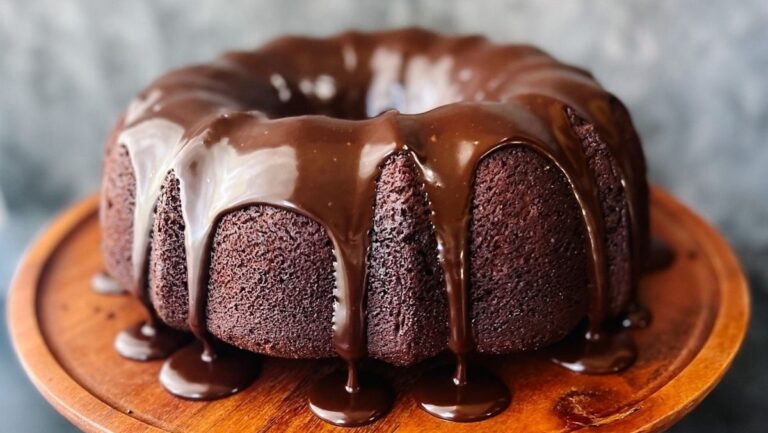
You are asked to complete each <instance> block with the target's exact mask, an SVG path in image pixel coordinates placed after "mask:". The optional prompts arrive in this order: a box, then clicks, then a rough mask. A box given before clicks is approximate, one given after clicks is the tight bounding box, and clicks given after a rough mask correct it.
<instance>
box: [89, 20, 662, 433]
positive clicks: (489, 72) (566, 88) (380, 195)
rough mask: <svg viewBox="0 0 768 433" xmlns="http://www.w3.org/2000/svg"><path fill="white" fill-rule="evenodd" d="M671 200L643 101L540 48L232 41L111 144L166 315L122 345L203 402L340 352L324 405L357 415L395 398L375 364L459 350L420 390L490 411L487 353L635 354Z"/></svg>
mask: <svg viewBox="0 0 768 433" xmlns="http://www.w3.org/2000/svg"><path fill="white" fill-rule="evenodd" d="M647 197H648V191H647V183H646V178H645V166H644V159H643V154H642V150H641V147H640V142H639V140H638V137H637V135H636V133H635V131H634V128H633V126H632V122H631V120H630V117H629V114H628V112H627V110H626V109H625V108H624V106H623V105H622V104H621V102H620V101H619V100H618V99H617V98H615V97H614V96H613V95H611V94H610V93H608V92H607V91H605V90H604V89H603V88H602V87H601V86H600V85H599V84H598V83H597V82H596V81H595V80H594V78H593V77H592V76H591V75H590V74H589V73H588V72H585V71H584V70H581V69H578V68H575V67H573V66H568V65H565V64H562V63H560V62H558V61H556V60H555V59H553V58H552V57H550V56H549V55H547V54H545V53H544V52H542V51H540V50H538V49H536V48H533V47H530V46H525V45H497V44H493V43H490V42H488V41H487V40H486V39H485V38H482V37H478V36H469V37H459V36H441V35H437V34H433V33H431V32H427V31H424V30H419V29H407V30H398V31H388V32H381V33H360V32H347V33H343V34H341V35H338V36H336V37H331V38H325V39H315V38H304V37H285V38H281V39H278V40H276V41H273V42H271V43H269V44H267V45H266V46H264V47H262V48H259V49H257V50H253V51H242V52H230V53H226V54H224V55H222V56H221V57H219V58H218V59H216V60H215V61H213V62H211V63H208V64H202V65H197V66H191V67H186V68H182V69H179V70H176V71H172V72H170V73H168V74H166V75H164V76H162V77H160V78H159V79H157V80H156V81H155V82H154V83H152V84H151V85H150V86H149V87H148V88H146V89H145V90H144V91H143V92H141V94H140V95H139V96H138V97H137V99H136V100H135V101H134V102H133V103H131V104H130V106H129V107H128V108H127V110H126V111H125V112H124V114H123V115H122V116H121V118H120V120H119V121H118V123H117V125H116V127H115V128H114V130H113V133H112V134H111V136H110V137H109V139H108V142H107V148H106V154H105V158H104V169H103V185H102V191H101V202H100V217H101V227H102V236H103V241H102V247H103V255H104V262H105V268H106V272H107V273H108V275H109V276H110V277H111V278H113V279H114V280H115V281H116V282H117V283H118V284H119V285H120V286H122V287H124V288H126V289H127V290H128V291H129V292H131V293H132V294H133V295H135V296H136V297H137V298H138V300H139V301H140V303H141V304H142V305H143V306H144V307H145V308H146V310H147V319H146V321H145V322H143V323H141V324H137V325H136V326H135V327H134V328H131V329H127V330H125V331H123V332H121V333H120V334H119V335H118V336H117V339H116V342H115V346H116V348H117V350H118V351H119V352H120V353H121V354H122V355H123V356H125V357H128V358H132V359H137V360H147V359H157V358H164V357H168V359H167V360H166V361H165V364H164V366H163V368H162V371H161V373H160V381H161V383H162V384H163V385H164V386H165V387H166V388H167V389H168V390H169V391H170V392H172V393H174V394H176V395H178V396H181V397H184V398H190V399H212V398H218V397H222V396H225V395H228V394H231V393H233V392H236V391H238V390H240V389H243V388H244V387H246V386H248V384H249V383H251V382H252V381H253V380H255V379H256V378H257V376H258V365H259V360H260V358H259V356H257V355H256V354H260V355H267V356H274V357H287V358H328V357H339V358H340V359H341V360H342V361H343V369H340V370H339V371H338V372H337V373H334V374H332V375H330V376H328V377H326V378H324V379H322V380H320V381H318V383H317V384H316V385H315V386H314V388H313V389H312V390H311V391H310V392H309V393H308V396H307V398H308V400H309V407H310V408H311V410H312V411H313V412H314V413H315V414H317V415H318V416H320V417H321V418H323V419H325V420H326V421H329V422H332V423H335V424H339V425H360V424H364V423H367V422H371V421H373V420H375V419H376V418H378V417H379V416H381V415H382V414H384V413H385V412H386V411H387V409H388V408H389V406H390V405H391V404H392V400H393V396H392V393H391V391H390V389H389V386H388V384H387V383H386V382H384V381H382V380H381V379H379V378H377V377H375V376H372V375H371V373H370V372H367V371H366V370H365V369H364V368H363V369H361V368H360V362H361V361H362V360H364V359H366V358H374V359H377V360H381V361H384V362H386V363H390V364H395V365H400V366H408V365H412V364H415V363H417V362H420V361H422V360H425V359H428V358H432V357H434V356H436V355H437V354H439V353H441V352H444V351H448V352H450V353H452V354H453V360H454V361H453V363H452V364H451V365H450V366H448V368H445V369H442V368H438V369H436V370H434V371H432V372H431V373H425V374H424V377H423V378H422V380H421V382H420V383H418V384H416V385H415V387H414V390H413V393H414V396H415V397H416V399H417V401H418V402H419V403H420V404H421V406H422V407H423V408H424V409H425V410H427V411H428V412H430V413H432V414H433V415H436V416H439V417H442V418H445V419H449V420H457V421H474V420H479V419H482V418H485V417H488V416H492V415H494V414H495V413H498V412H499V411H501V410H503V409H504V408H505V407H506V406H507V405H508V404H509V399H510V397H509V396H510V393H509V391H508V385H507V384H504V383H503V382H501V381H500V380H499V379H497V378H495V377H494V376H493V375H492V374H491V373H489V372H487V371H483V370H481V369H480V368H479V367H478V366H476V365H474V364H473V363H472V356H473V355H474V354H475V353H484V354H508V353H514V352H520V351H530V350H537V349H540V348H543V347H546V346H548V345H551V344H553V343H555V342H558V341H560V340H562V339H563V338H564V337H565V336H566V335H568V334H569V333H572V332H575V333H576V336H577V338H575V340H574V341H575V342H574V343H573V344H569V345H568V346H567V348H566V349H564V350H562V351H558V352H557V354H556V355H555V362H557V363H559V364H561V365H563V366H564V367H566V368H570V369H572V370H574V371H578V372H584V373H608V372H614V371H618V370H621V369H623V368H626V367H627V366H629V365H630V364H631V363H632V362H633V360H634V357H635V348H634V343H633V340H632V338H631V334H630V333H629V332H628V331H626V330H623V329H621V327H620V326H617V323H621V322H622V320H623V319H624V318H626V317H629V318H634V319H635V320H636V321H639V322H642V321H644V320H645V319H647V318H644V317H643V315H642V314H640V312H642V310H640V309H639V307H638V306H636V305H635V304H634V303H633V299H634V292H635V290H636V285H637V284H636V283H637V280H638V275H639V273H640V272H641V270H642V264H643V259H644V258H645V256H646V251H647V249H648V203H647ZM630 313H631V314H630ZM624 322H625V323H627V322H631V320H624ZM580 324H581V325H580ZM582 328H583V330H582ZM460 394H463V395H473V396H475V397H473V398H474V399H475V401H472V402H471V404H457V402H456V401H451V398H452V397H451V396H457V395H460ZM446 396H448V397H446ZM457 398H458V397H457Z"/></svg>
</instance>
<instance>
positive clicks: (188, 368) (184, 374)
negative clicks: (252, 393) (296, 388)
mask: <svg viewBox="0 0 768 433" xmlns="http://www.w3.org/2000/svg"><path fill="white" fill-rule="evenodd" d="M210 352H211V348H206V347H204V344H203V342H201V341H199V340H198V341H196V342H195V343H193V344H191V345H189V346H186V347H184V348H183V349H181V350H179V351H177V352H176V353H174V354H173V355H172V356H171V357H170V358H169V359H168V360H167V361H166V362H165V363H164V364H163V367H162V368H161V369H160V383H162V384H163V386H164V387H165V389H167V390H168V391H169V392H170V393H171V394H173V395H175V396H178V397H181V398H185V399H189V400H215V399H217V398H221V397H226V396H228V395H231V394H234V393H236V392H238V391H241V390H243V389H245V388H246V387H247V386H248V385H250V384H251V383H252V382H253V381H254V380H255V379H256V377H258V375H259V371H260V370H261V369H260V365H261V363H260V362H259V359H258V355H256V354H254V353H250V352H246V351H244V350H238V349H234V348H231V347H227V348H223V349H219V350H217V351H216V352H215V354H213V356H215V359H209V358H207V356H209V353H210Z"/></svg>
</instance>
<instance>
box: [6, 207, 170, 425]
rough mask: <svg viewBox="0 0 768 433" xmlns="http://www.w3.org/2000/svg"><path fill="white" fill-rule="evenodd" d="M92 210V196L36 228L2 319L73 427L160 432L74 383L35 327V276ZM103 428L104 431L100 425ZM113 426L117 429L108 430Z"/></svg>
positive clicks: (37, 381)
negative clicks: (5, 319) (36, 231)
mask: <svg viewBox="0 0 768 433" xmlns="http://www.w3.org/2000/svg"><path fill="white" fill-rule="evenodd" d="M97 208H98V195H97V194H93V195H91V196H88V197H86V198H84V199H82V200H80V201H78V202H77V203H76V204H75V205H74V206H72V207H71V208H69V209H67V210H65V211H64V212H62V213H61V214H59V215H58V216H57V217H56V218H55V219H54V220H53V222H52V223H51V224H50V225H48V226H46V227H45V228H44V229H43V230H41V231H40V234H39V235H38V236H37V238H36V239H35V240H34V241H33V242H32V243H31V244H30V247H29V248H28V249H27V250H26V251H25V253H24V255H23V258H22V260H21V261H20V263H19V265H18V267H17V269H16V272H15V274H14V277H13V279H12V282H11V291H10V292H9V295H8V305H7V311H6V317H7V321H8V330H9V333H10V336H11V343H12V345H13V348H14V351H15V352H16V355H17V359H18V360H19V363H20V364H21V366H22V368H23V369H24V371H25V372H26V374H27V377H29V379H30V380H31V381H32V384H33V385H34V386H35V388H37V390H38V391H39V392H40V394H42V396H43V397H44V398H45V399H46V400H47V401H48V402H49V403H50V404H51V405H52V406H53V407H54V408H55V409H56V410H57V411H58V412H59V413H60V414H62V415H63V416H64V417H65V418H67V419H68V420H69V421H70V422H72V423H73V424H74V425H75V426H77V427H78V428H80V429H81V430H83V431H87V432H111V431H115V432H117V431H121V432H122V431H124V432H162V431H164V430H160V429H157V428H156V427H153V426H151V425H148V424H146V423H144V422H142V421H141V420H138V419H136V418H134V417H131V416H129V415H127V414H124V413H121V412H118V411H115V410H114V409H113V408H112V407H110V406H109V405H108V404H106V403H105V402H104V401H102V400H101V399H99V398H98V397H96V396H94V395H93V394H91V393H90V392H89V391H88V390H87V389H85V388H83V387H82V386H81V385H80V384H79V383H78V382H76V381H75V380H74V379H73V378H72V377H70V376H69V374H68V373H67V372H66V371H65V370H64V369H63V367H62V366H61V365H60V364H59V362H58V360H57V359H56V357H55V356H54V355H53V353H51V351H50V350H49V348H48V345H47V343H46V341H45V339H44V337H43V334H42V331H41V329H40V327H39V322H38V318H37V308H36V294H37V288H38V284H39V277H40V276H41V275H42V274H43V272H44V269H45V266H46V265H47V263H48V261H49V259H50V257H51V256H52V255H53V254H54V253H55V251H56V249H57V248H58V247H59V245H60V244H61V243H62V242H63V241H65V240H66V238H67V236H69V235H70V234H72V233H73V232H74V231H75V230H76V229H77V228H78V226H79V225H80V224H81V223H83V222H85V221H87V219H88V217H90V216H91V215H93V214H94V212H96V210H97ZM106 426H109V429H108V428H107V427H106ZM113 427H119V428H118V429H116V430H111V428H113Z"/></svg>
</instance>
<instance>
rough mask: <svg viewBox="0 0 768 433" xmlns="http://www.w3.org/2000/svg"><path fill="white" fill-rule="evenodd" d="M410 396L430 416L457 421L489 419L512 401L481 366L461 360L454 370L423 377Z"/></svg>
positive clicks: (501, 385) (504, 387)
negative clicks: (412, 396)
mask: <svg viewBox="0 0 768 433" xmlns="http://www.w3.org/2000/svg"><path fill="white" fill-rule="evenodd" d="M456 370H460V371H456ZM457 378H458V379H457ZM413 394H414V398H415V399H416V401H417V402H418V403H419V405H420V406H421V408H422V409H424V410H425V411H427V412H428V413H430V414H431V415H434V416H436V417H438V418H442V419H446V420H449V421H456V422H472V421H480V420H483V419H485V418H490V417H492V416H494V415H496V414H498V413H499V412H501V411H503V410H504V409H506V408H507V406H509V402H510V400H511V395H510V392H509V389H508V388H507V386H506V385H505V384H504V382H502V381H501V380H500V379H499V378H497V377H496V376H494V375H493V374H491V373H490V372H488V371H486V370H485V369H483V368H481V367H478V366H475V365H469V366H468V365H467V364H466V362H464V360H463V359H461V358H460V359H459V361H458V366H457V367H456V368H455V369H451V368H446V367H440V368H436V369H433V370H432V371H430V372H428V373H426V374H424V375H423V376H422V377H421V379H420V380H419V382H418V383H417V384H416V387H415V388H414V391H413Z"/></svg>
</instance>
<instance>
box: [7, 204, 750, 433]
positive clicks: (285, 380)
mask: <svg viewBox="0 0 768 433" xmlns="http://www.w3.org/2000/svg"><path fill="white" fill-rule="evenodd" d="M96 203H97V200H96V198H95V197H91V198H88V199H86V200H83V201H82V202H80V203H78V204H77V205H75V206H74V207H72V208H71V209H70V210H68V211H67V212H65V213H64V214H63V215H61V216H60V217H59V218H58V219H56V220H55V221H54V222H53V224H52V225H51V226H50V227H49V228H48V229H47V230H46V231H45V232H44V233H43V234H42V235H41V236H40V237H39V238H38V239H37V241H35V243H33V244H32V246H31V247H30V249H29V250H28V252H27V254H26V256H25V258H24V260H23V261H22V263H21V265H20V266H19V269H18V271H17V273H16V276H15V279H14V282H13V287H12V292H11V296H10V299H9V308H8V319H9V322H10V330H11V335H12V339H13V344H14V347H15V349H16V352H17V353H18V355H19V358H20V359H21V362H22V364H23V366H24V369H25V370H26V372H27V374H28V375H29V377H30V378H31V380H32V381H33V383H34V384H35V386H36V387H37V388H38V389H39V390H40V392H41V393H42V394H43V396H44V397H45V398H46V399H47V400H48V401H49V402H50V403H51V404H52V405H53V406H54V407H55V408H56V409H57V410H58V411H59V412H61V413H62V414H63V415H64V416H66V417H67V418H68V419H69V420H70V421H72V422H73V423H74V424H75V425H77V426H78V427H80V428H81V429H83V430H85V431H89V432H96V431H110V432H131V433H138V432H164V431H172V432H181V431H196V432H197V431H199V432H202V431H205V432H230V431H238V432H266V431H273V432H282V431H294V432H307V431H349V429H343V428H338V427H333V426H330V425H328V424H324V423H322V422H321V421H319V420H318V419H316V418H315V417H313V416H312V415H311V414H310V412H309V411H308V410H307V407H306V399H305V391H306V389H307V386H308V385H309V384H310V383H312V381H313V380H314V379H315V378H317V377H319V376H321V375H323V374H325V373H326V372H328V371H330V370H331V369H333V368H336V366H337V364H336V363H335V362H334V361H293V360H281V359H267V360H266V361H265V364H264V370H263V373H262V375H261V377H260V378H259V380H258V381H257V382H256V383H255V384H253V385H252V386H251V387H250V388H248V389H247V390H245V391H244V392H241V393H239V394H237V395H235V396H233V397H230V398H227V399H223V400H219V401H214V402H191V401H184V400H180V399H177V398H174V397H172V396H170V395H169V394H168V393H166V392H165V391H164V390H163V388H162V387H161V386H160V385H159V383H158V381H157V374H158V371H159V368H160V365H161V363H160V362H149V363H136V362H131V361H127V360H124V359H122V358H120V357H119V356H118V355H117V354H116V353H115V351H114V350H113V349H112V342H113V338H114V336H115V334H116V332H117V331H118V330H120V329H122V328H124V327H125V326H127V325H129V324H131V323H134V322H135V321H137V320H139V319H140V318H141V311H140V309H139V307H138V306H137V305H136V303H135V301H133V300H132V299H131V298H130V297H128V296H104V295H98V294H96V293H94V292H93V291H92V290H91V288H90V279H91V277H92V276H93V274H95V273H96V272H98V271H100V270H101V269H102V265H101V256H100V253H99V249H98V243H99V236H100V234H99V227H98V220H97V216H96ZM652 225H653V231H654V233H655V234H656V235H658V236H659V237H661V238H662V239H664V240H665V241H666V242H667V243H668V244H669V245H671V246H672V248H673V249H674V250H675V252H676V254H677V260H676V261H675V263H674V265H673V266H672V267H671V268H669V269H667V270H665V271H664V272H661V273H657V274H652V275H649V276H646V277H644V278H643V280H642V282H641V289H640V293H641V295H640V299H641V302H642V303H643V304H645V305H648V306H650V308H651V310H652V311H653V314H654V321H653V324H652V326H651V327H649V328H648V329H644V330H638V331H635V337H636V339H637V342H638V346H639V349H640V350H639V352H640V357H639V359H638V361H637V363H636V364H635V365H634V366H633V367H632V368H630V369H629V370H627V371H626V372H624V373H622V374H617V375H607V376H583V375H577V374H573V373H570V372H568V371H566V370H564V369H562V368H559V367H557V366H555V365H553V364H551V363H550V362H548V360H547V352H546V351H542V352H538V353H531V354H523V355H516V356H506V357H487V358H482V359H481V360H480V362H481V363H483V364H485V365H486V366H487V367H488V368H490V369H492V370H494V371H495V372H496V373H497V374H498V375H499V376H500V377H502V378H503V379H504V380H505V381H506V383H507V384H508V385H509V386H510V387H511V389H512V390H513V401H512V404H511V406H510V407H509V408H508V409H507V410H506V411H505V412H503V413H502V414H501V415H499V416H497V417H495V418H492V419H490V420H486V421H483V422H479V423H472V424H456V423H449V422H446V421H441V420H438V419H435V418H432V417H431V416H429V415H427V414H426V413H425V412H423V411H421V410H420V409H418V408H417V406H416V405H415V403H414V401H413V399H412V397H411V396H410V391H409V390H410V386H411V384H412V383H413V379H414V377H416V376H417V375H418V374H419V370H421V369H422V368H425V366H424V365H422V366H416V367H414V368H410V369H395V368H393V367H388V366H384V365H381V364H372V365H371V366H370V367H369V368H373V369H377V370H379V371H381V372H382V374H384V375H387V376H389V377H390V378H392V380H393V382H394V383H395V384H396V388H397V391H398V399H397V403H396V405H395V407H394V409H393V411H392V412H391V413H390V414H389V415H387V416H386V417H385V418H384V419H382V420H380V421H378V422H376V423H374V424H372V425H370V426H366V427H363V428H359V429H357V430H358V431H365V432H378V431H386V432H391V431H398V432H424V431H443V432H446V431H450V432H464V431H472V432H499V431H515V432H564V431H596V432H601V431H606V432H608V431H610V432H647V431H659V430H663V429H665V428H667V427H669V426H670V425H672V424H673V423H674V422H676V421H677V420H679V419H680V418H681V417H682V416H684V415H685V414H686V413H688V412H689V411H690V410H691V409H692V408H693V407H694V406H695V405H696V404H698V403H699V402H700V401H701V400H702V399H703V398H704V397H705V396H706V395H707V393H708V392H709V391H710V390H711V389H712V388H713V387H714V386H715V385H716V384H717V382H718V381H719V380H720V378H721V377H722V375H723V374H724V373H725V371H726V370H727V369H728V367H729V366H730V364H731V361H732V360H733V357H734V356H735V354H736V352H737V351H738V348H739V346H740V344H741V341H742V340H743V338H744V333H745V332H746V328H747V321H748V316H749V293H748V288H747V283H746V280H745V278H744V274H743V272H742V270H741V269H740V267H739V264H738V262H737V260H736V258H735V256H734V255H733V253H732V252H731V250H730V249H729V247H728V245H727V244H726V243H725V242H724V241H723V239H722V238H721V237H720V236H719V235H718V234H717V233H716V232H715V231H714V230H713V229H712V228H711V227H710V226H709V225H707V224H706V223H705V222H703V221H702V220H701V219H699V218H698V217H697V216H696V215H694V214H693V213H692V212H691V211H689V210H688V209H686V208H685V207H684V206H682V205H681V204H679V203H678V202H677V201H675V200H674V198H672V197H671V196H670V195H668V194H666V193H664V192H662V191H660V190H659V189H654V190H653V193H652ZM432 362H439V360H437V361H432Z"/></svg>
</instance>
